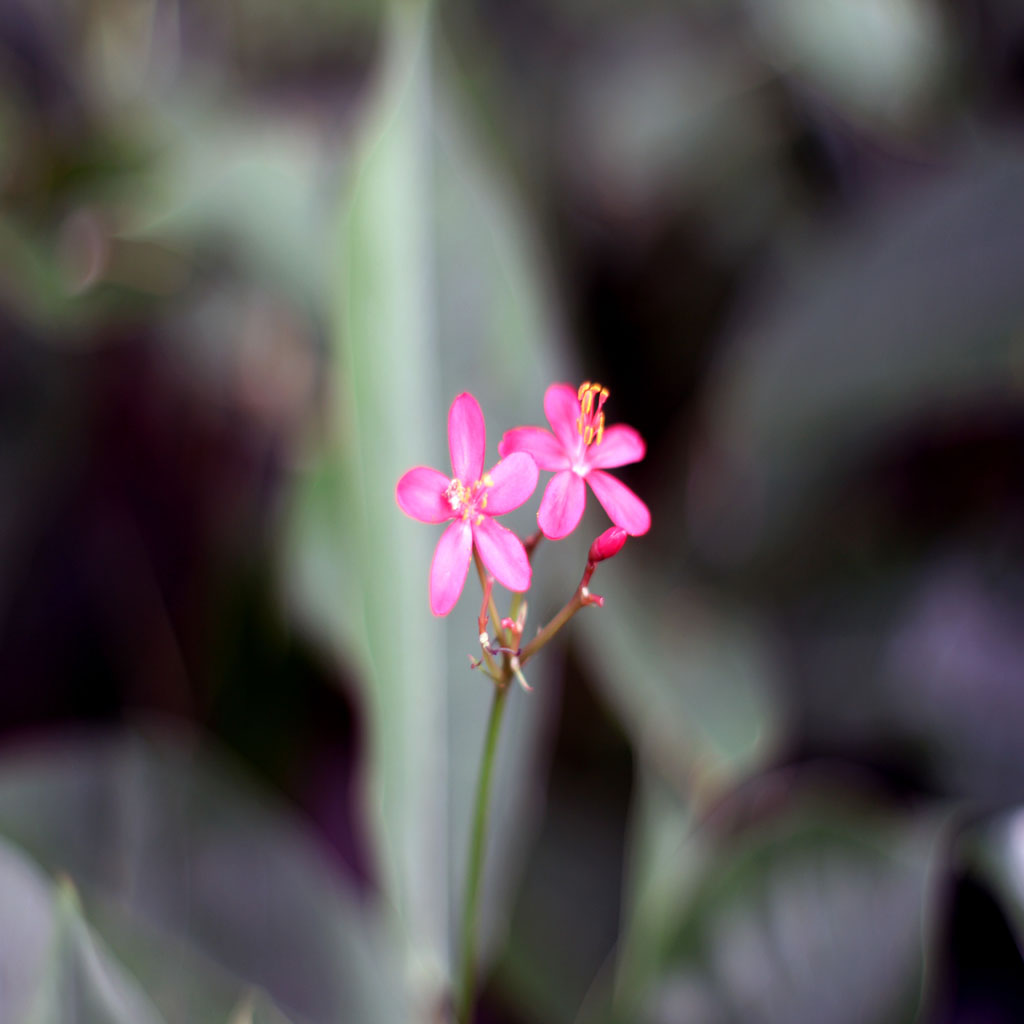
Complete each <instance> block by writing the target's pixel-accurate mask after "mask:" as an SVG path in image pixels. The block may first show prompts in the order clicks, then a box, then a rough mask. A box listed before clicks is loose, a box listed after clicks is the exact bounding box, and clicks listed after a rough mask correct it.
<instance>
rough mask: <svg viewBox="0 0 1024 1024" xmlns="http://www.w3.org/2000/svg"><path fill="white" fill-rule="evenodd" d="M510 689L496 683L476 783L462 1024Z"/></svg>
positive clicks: (466, 1017)
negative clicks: (496, 760)
mask: <svg viewBox="0 0 1024 1024" xmlns="http://www.w3.org/2000/svg"><path fill="white" fill-rule="evenodd" d="M509 689H510V687H509V685H508V680H507V679H505V680H503V681H502V682H499V683H497V684H495V687H494V700H493V702H492V703H491V714H490V717H489V718H488V720H487V737H486V739H485V740H484V751H483V758H482V760H481V761H480V775H479V777H478V778H477V784H476V804H475V806H474V808H473V825H472V830H471V832H470V838H469V860H468V862H467V864H466V891H465V894H464V897H463V904H462V962H461V965H460V975H461V977H460V979H459V990H458V996H457V1002H456V1018H455V1019H456V1020H457V1021H458V1022H459V1024H470V1019H471V1015H472V1013H473V1003H474V998H475V995H476V946H477V929H478V925H479V921H478V917H479V904H480V879H481V877H482V875H483V866H484V852H485V849H486V846H487V818H488V811H489V809H490V801H491V779H492V777H493V774H494V758H495V753H496V751H497V749H498V733H499V732H500V730H501V719H502V713H503V712H504V710H505V701H506V699H507V697H508V691H509Z"/></svg>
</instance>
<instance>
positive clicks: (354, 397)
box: [287, 5, 554, 1007]
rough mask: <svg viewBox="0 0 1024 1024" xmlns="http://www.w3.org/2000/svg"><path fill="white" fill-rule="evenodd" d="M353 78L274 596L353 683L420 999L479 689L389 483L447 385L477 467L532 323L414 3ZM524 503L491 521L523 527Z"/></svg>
mask: <svg viewBox="0 0 1024 1024" xmlns="http://www.w3.org/2000/svg"><path fill="white" fill-rule="evenodd" d="M375 86H376V88H375V91H374V92H373V94H372V95H371V103H370V108H369V110H368V111H367V115H366V120H365V123H364V124H363V127H362V131H361V133H360V136H359V138H358V140H357V144H356V149H355V153H354V156H353V159H352V161H351V172H352V180H351V188H350V190H349V191H348V192H347V193H346V195H345V197H344V201H343V203H342V207H341V210H340V213H339V223H338V249H337V252H336V261H337V262H336V266H337V268H338V281H339V287H338V288H337V289H336V290H335V292H334V295H333V300H334V307H333V316H334V339H333V347H332V356H333V357H334V364H333V365H334V370H335V372H334V376H333V387H332V388H331V399H332V401H333V403H334V409H333V414H334V417H335V430H334V434H333V439H332V444H331V446H330V448H329V450H328V451H327V452H325V453H322V454H321V456H320V457H319V458H318V460H317V461H315V462H314V463H313V465H312V466H311V467H310V468H309V470H308V471H307V472H306V473H305V475H304V476H303V477H301V478H300V479H299V481H298V482H297V493H296V500H295V507H294V513H293V520H292V523H291V526H290V530H289V537H290V539H289V544H288V553H287V565H288V574H289V575H288V579H289V582H288V589H289V593H290V595H291V598H292V600H293V601H294V603H295V607H296V610H297V612H298V613H299V614H300V615H302V616H303V618H304V619H305V621H306V622H307V623H310V624H312V625H313V626H314V628H316V629H317V630H318V632H319V633H320V635H322V636H324V637H325V639H326V640H327V642H328V643H329V644H330V645H331V647H332V648H333V649H334V650H335V651H336V652H337V653H338V654H339V656H341V657H344V658H346V659H347V660H348V661H349V662H350V663H351V664H354V665H355V666H356V667H357V668H358V675H359V677H360V678H361V680H362V681H363V682H364V684H365V697H366V699H367V702H368V705H369V718H370V728H371V743H370V756H371V771H370V778H369V784H370V790H371V797H370V801H369V806H370V807H371V808H372V809H373V812H374V814H375V816H376V820H375V822H374V824H375V827H376V830H377V838H378V850H379V853H380V855H381V857H382V860H383V865H384V874H385V881H386V884H387V888H388V891H389V893H390V894H391V896H392V899H393V902H394V907H395V910H396V916H397V921H396V924H397V927H398V928H399V929H400V933H401V934H402V936H403V937H404V940H405V942H406V943H407V950H408V963H407V970H408V975H409V977H410V979H411V984H412V987H413V992H414V999H416V1000H417V1002H418V1003H419V1004H421V1005H423V1006H427V1007H429V1006H432V1005H436V1003H437V1002H438V1001H439V1000H440V999H442V998H443V992H444V989H445V987H446V985H447V974H448V969H449V958H450V953H451V926H452V922H454V921H455V920H457V911H458V902H459V900H460V899H461V884H462V867H463V862H464V856H465V848H466V845H467V842H468V833H469V813H470V807H471V798H472V790H473V786H474V783H475V777H476V772H477V766H478V763H479V757H480V750H481V746H482V743H483V733H484V722H485V718H486V714H487V706H488V702H489V697H490V689H489V684H488V683H487V681H486V679H485V678H484V677H483V676H481V675H479V674H474V673H473V672H471V671H470V667H469V660H468V657H467V655H471V654H474V653H477V652H478V644H477V639H476V628H475V621H474V620H475V617H476V614H477V611H478V602H479V598H478V597H475V596H474V592H476V590H477V585H476V581H475V579H474V578H473V574H472V573H471V574H470V578H469V579H468V580H467V586H466V591H465V594H464V596H463V599H462V601H461V602H460V604H459V606H458V607H457V608H456V610H455V612H454V613H453V614H452V615H451V616H450V618H449V619H448V620H447V621H440V620H436V619H433V618H432V617H431V615H430V610H429V606H428V603H427V578H428V571H429V566H430V561H431V557H432V553H433V548H434V545H435V544H436V542H437V539H438V536H439V535H440V533H441V529H440V528H438V527H435V528H431V527H428V526H424V525H423V524H420V523H415V522H412V521H410V520H408V519H407V518H406V517H404V516H403V515H402V513H401V512H400V510H399V509H398V508H397V506H396V504H395V500H394V489H395V484H396V483H397V481H398V479H399V477H400V476H401V474H402V473H403V472H404V471H405V470H407V469H409V468H411V467H412V466H414V465H417V464H421V465H433V466H437V467H440V468H445V467H447V465H448V453H447V443H446V442H447V434H446V413H447V409H448V405H449V403H450V402H451V400H452V399H453V398H454V397H455V395H456V394H457V393H459V392H460V391H464V390H471V391H473V393H474V394H476V395H477V397H478V398H479V399H480V401H481V404H482V406H483V408H484V410H485V416H486V417H487V422H488V463H489V464H490V463H493V462H494V461H497V451H496V448H497V441H498V440H499V437H500V434H501V432H502V430H504V429H507V428H508V427H511V426H513V425H515V424H516V423H518V422H521V421H522V420H523V419H525V418H526V416H527V415H528V410H529V409H530V408H532V407H534V406H539V404H540V396H541V395H542V393H543V388H544V386H545V385H546V383H547V382H548V381H549V380H550V371H549V359H548V356H547V353H546V351H545V346H548V345H550V344H551V341H552V339H553V335H554V328H553V326H552V324H553V317H552V314H551V309H550V301H549V297H548V296H547V295H546V294H545V292H544V290H543V287H542V284H541V275H540V273H539V272H538V270H537V268H536V266H535V265H534V262H535V261H534V258H533V254H532V252H531V245H530V239H529V237H528V234H527V233H526V232H525V231H524V229H523V226H522V213H521V211H519V210H517V209H516V207H515V205H514V203H513V201H512V199H511V197H510V196H509V195H508V194H507V192H506V190H505V189H504V188H503V186H502V183H501V182H500V181H499V180H498V179H497V178H496V177H495V175H494V172H493V169H492V168H491V167H490V165H489V164H488V162H487V160H486V159H485V158H484V156H483V155H482V154H481V153H480V152H479V149H478V147H477V146H476V145H475V143H474V141H473V140H472V139H471V137H470V136H469V135H468V133H467V132H466V131H465V129H464V127H463V118H462V116H461V112H460V111H459V109H458V108H457V107H456V105H455V104H454V102H453V100H452V96H453V92H454V90H453V88H452V84H451V80H450V77H449V74H448V71H447V69H446V68H444V67H442V68H440V69H437V68H435V67H434V61H433V51H432V44H431V40H430V28H429V11H428V10H426V9H425V8H423V7H421V6H419V5H395V8H394V10H393V12H392V20H391V22H390V29H389V31H388V34H387V41H386V46H385V53H384V57H383V64H382V67H381V68H380V70H379V73H378V78H377V80H376V82H375ZM530 396H532V397H530ZM530 515H531V514H530V511H529V510H526V509H524V510H521V511H520V513H518V514H517V515H516V516H512V517H509V524H510V525H511V526H513V527H514V528H516V527H518V528H520V529H523V530H528V529H531V528H532V527H531V526H530V525H529V524H530ZM538 681H539V680H537V679H535V680H534V682H538ZM552 696H553V695H552V694H550V693H548V694H547V695H545V692H544V688H543V687H538V692H537V693H535V694H534V695H531V696H530V697H529V699H526V698H524V697H523V695H522V694H519V693H516V694H514V695H513V696H512V699H511V703H510V707H509V710H508V714H507V716H506V722H505V727H504V735H503V739H502V743H501V746H500V748H499V754H498V769H497V777H496V785H495V794H494V805H493V815H492V821H493V822H494V828H493V830H492V835H491V837H490V843H489V856H488V861H487V866H486V872H485V880H484V889H483V891H484V898H483V920H484V928H483V946H484V951H485V955H486V951H487V949H488V948H489V947H490V946H491V945H493V942H494V938H495V936H496V935H497V934H498V929H500V927H501V925H502V921H503V916H504V915H503V903H504V898H505V894H506V893H507V890H508V888H509V885H510V884H511V881H512V880H513V878H514V869H515V866H516V864H517V862H518V860H519V859H520V853H521V849H522V846H523V844H524V843H525V842H526V841H527V839H528V836H529V828H528V825H529V821H530V808H531V806H532V805H533V803H534V801H535V799H536V791H537V788H538V787H537V779H538V776H539V773H540V772H541V770H542V761H541V758H540V724H541V721H542V717H543V715H544V714H545V713H546V711H545V708H546V706H547V705H548V704H549V702H550V699H551V697H552Z"/></svg>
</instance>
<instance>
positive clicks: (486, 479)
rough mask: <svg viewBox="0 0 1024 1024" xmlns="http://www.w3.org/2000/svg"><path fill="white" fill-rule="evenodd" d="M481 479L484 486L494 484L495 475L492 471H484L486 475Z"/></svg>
mask: <svg viewBox="0 0 1024 1024" xmlns="http://www.w3.org/2000/svg"><path fill="white" fill-rule="evenodd" d="M480 480H481V481H482V482H483V485H484V487H493V486H494V477H493V476H491V474H490V473H484V475H483V476H482V477H480Z"/></svg>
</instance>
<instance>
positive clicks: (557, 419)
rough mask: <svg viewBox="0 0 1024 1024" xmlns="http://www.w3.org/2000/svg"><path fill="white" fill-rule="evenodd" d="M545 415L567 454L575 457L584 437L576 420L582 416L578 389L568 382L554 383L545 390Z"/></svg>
mask: <svg viewBox="0 0 1024 1024" xmlns="http://www.w3.org/2000/svg"><path fill="white" fill-rule="evenodd" d="M544 415H545V416H547V418H548V423H550V424H551V429H552V430H553V431H554V432H555V437H557V438H558V440H559V442H560V443H561V445H562V447H563V448H564V449H565V453H566V455H568V456H569V458H570V459H572V458H573V456H574V455H575V453H576V452H577V450H578V449H579V448H580V447H581V445H582V443H583V439H582V438H581V437H580V432H579V428H578V427H577V425H576V421H577V420H578V419H579V417H580V403H579V400H578V399H577V398H576V389H575V388H571V387H569V385H568V384H552V385H551V387H549V388H548V389H547V391H545V392H544Z"/></svg>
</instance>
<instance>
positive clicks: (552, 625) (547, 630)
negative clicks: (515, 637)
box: [519, 590, 586, 665]
mask: <svg viewBox="0 0 1024 1024" xmlns="http://www.w3.org/2000/svg"><path fill="white" fill-rule="evenodd" d="M585 604H586V601H584V599H583V595H582V594H581V593H580V591H579V590H577V591H576V593H575V594H573V595H572V597H571V598H570V599H569V602H568V603H567V604H566V605H565V607H564V608H562V610H561V611H560V612H559V613H558V614H557V615H556V616H555V617H554V618H553V619H552V620H551V621H550V622H549V623H548V624H547V625H546V626H545V627H544V628H543V629H542V630H541V631H540V632H539V633H538V634H537V635H536V636H535V637H534V638H533V639H532V640H531V641H530V642H529V643H528V644H527V645H526V646H525V647H524V648H523V650H522V653H521V654H520V655H519V664H520V665H525V664H526V663H527V661H529V659H530V658H532V657H533V656H534V655H535V654H536V653H537V652H538V651H539V650H540V649H541V648H542V647H543V646H544V645H545V644H546V643H547V642H548V641H549V640H551V639H552V638H553V637H554V635H555V634H556V633H557V632H558V631H559V630H560V629H561V628H562V627H563V626H564V625H565V624H566V623H567V622H568V621H569V620H570V619H571V618H572V617H573V616H574V615H575V614H576V613H577V612H578V611H579V610H580V609H581V608H582V607H583V606H584V605H585Z"/></svg>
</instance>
